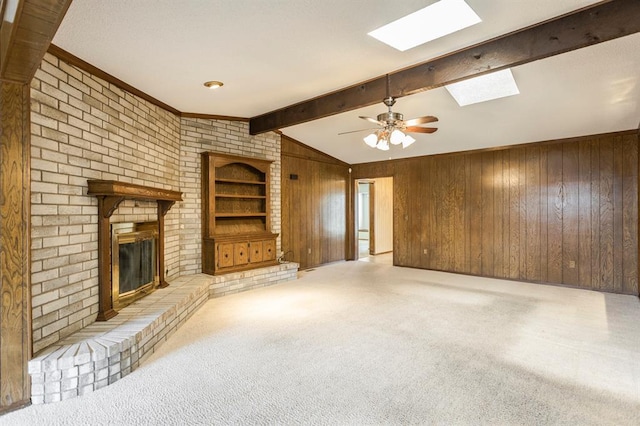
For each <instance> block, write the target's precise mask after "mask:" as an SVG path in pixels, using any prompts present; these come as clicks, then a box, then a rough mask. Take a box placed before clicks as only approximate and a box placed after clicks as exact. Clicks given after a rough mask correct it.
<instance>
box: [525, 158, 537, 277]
mask: <svg viewBox="0 0 640 426" xmlns="http://www.w3.org/2000/svg"><path fill="white" fill-rule="evenodd" d="M525 174H526V191H527V193H526V220H527V222H526V241H527V244H526V247H525V250H526V255H525V259H526V261H525V271H524V272H525V279H527V280H531V281H538V280H540V149H539V147H530V148H527V149H526V163H525Z"/></svg>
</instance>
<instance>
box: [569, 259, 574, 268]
mask: <svg viewBox="0 0 640 426" xmlns="http://www.w3.org/2000/svg"><path fill="white" fill-rule="evenodd" d="M575 267H576V261H575V260H570V261H569V268H575Z"/></svg>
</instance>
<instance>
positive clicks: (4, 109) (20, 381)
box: [0, 82, 33, 413]
mask: <svg viewBox="0 0 640 426" xmlns="http://www.w3.org/2000/svg"><path fill="white" fill-rule="evenodd" d="M30 99H31V98H30V91H29V86H28V85H24V84H19V83H10V82H0V117H2V119H1V120H0V193H1V197H0V254H1V255H0V276H1V277H2V280H1V282H0V290H1V293H2V304H0V378H1V379H2V380H1V381H0V389H1V395H0V396H1V398H0V413H2V412H4V411H9V410H12V409H15V408H18V407H21V406H23V405H26V404H28V402H29V398H30V397H31V386H30V384H31V380H30V378H29V374H28V371H27V362H28V361H29V359H31V355H32V351H33V347H32V338H31V329H32V327H31V251H30V246H31V236H30V227H29V224H30V210H31V203H30V200H31V197H30V188H31V183H30V182H31V168H30V167H29V165H30V155H29V154H30V151H29V146H30V139H31V134H30V132H29V117H30V114H29V111H30V108H29V105H30Z"/></svg>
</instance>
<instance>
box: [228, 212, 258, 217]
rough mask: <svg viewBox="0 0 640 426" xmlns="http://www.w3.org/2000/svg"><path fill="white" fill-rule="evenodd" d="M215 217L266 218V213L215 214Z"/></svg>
mask: <svg viewBox="0 0 640 426" xmlns="http://www.w3.org/2000/svg"><path fill="white" fill-rule="evenodd" d="M216 217H267V214H266V213H216Z"/></svg>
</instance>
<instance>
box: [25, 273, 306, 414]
mask: <svg viewBox="0 0 640 426" xmlns="http://www.w3.org/2000/svg"><path fill="white" fill-rule="evenodd" d="M297 271H298V264H297V263H283V264H280V265H276V266H271V267H268V268H261V269H254V270H250V271H246V272H238V273H234V274H226V275H219V276H210V275H204V274H196V275H190V276H185V277H180V278H177V279H175V280H173V281H171V282H170V286H169V287H167V288H164V289H161V290H157V291H155V292H154V293H152V294H150V295H148V296H146V297H145V298H143V299H141V300H139V301H137V302H135V303H133V304H131V305H129V306H127V307H125V308H124V309H122V310H120V312H119V315H118V316H116V317H114V318H112V319H111V320H109V321H107V322H95V323H93V324H91V325H89V326H88V327H85V328H84V329H82V330H80V331H78V332H76V333H74V334H72V335H71V336H69V337H67V338H66V339H64V340H61V341H60V342H58V343H57V344H56V345H53V346H51V347H49V348H47V349H45V350H44V351H42V353H40V354H38V355H37V356H36V357H35V358H34V359H32V360H31V361H30V362H29V374H30V375H31V402H32V403H33V404H43V403H49V402H57V401H60V400H63V399H69V398H73V397H76V396H78V395H83V394H86V393H88V392H93V391H94V390H97V389H100V388H103V387H105V386H108V385H110V384H112V383H114V382H116V381H118V380H120V379H121V378H122V377H124V376H126V375H127V374H129V373H131V372H132V371H133V370H135V369H136V368H138V367H139V366H140V364H141V363H142V362H143V361H144V360H145V359H146V358H147V357H148V356H149V355H151V354H152V353H153V352H154V351H155V350H156V349H157V348H158V347H159V346H160V345H161V344H162V343H163V342H164V341H165V340H166V339H167V338H168V337H169V336H171V335H172V334H173V333H174V332H175V331H176V330H177V329H178V328H179V327H180V326H181V325H182V324H184V323H185V321H186V320H187V319H189V317H191V315H192V314H193V313H194V312H195V311H197V310H198V309H199V308H200V307H201V306H202V305H203V304H204V303H205V302H206V301H207V300H208V299H209V298H213V297H220V296H224V295H228V294H233V293H238V292H241V291H245V290H251V289H254V288H258V287H264V286H267V285H272V284H276V283H279V282H284V281H289V280H293V279H295V278H296V277H297Z"/></svg>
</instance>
